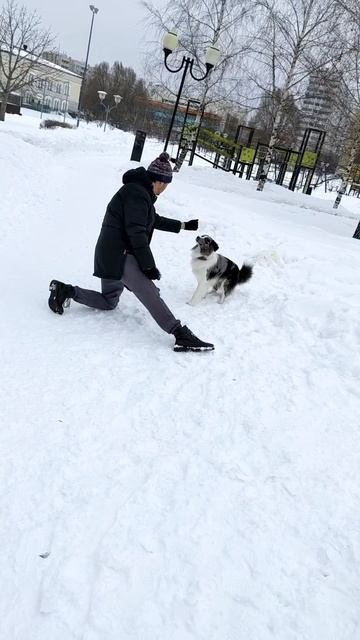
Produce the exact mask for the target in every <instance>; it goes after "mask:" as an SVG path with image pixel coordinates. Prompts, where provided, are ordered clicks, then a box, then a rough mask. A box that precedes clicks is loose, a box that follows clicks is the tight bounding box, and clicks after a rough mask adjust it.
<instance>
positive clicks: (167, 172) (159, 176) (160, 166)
mask: <svg viewBox="0 0 360 640" xmlns="http://www.w3.org/2000/svg"><path fill="white" fill-rule="evenodd" d="M169 158H170V156H169V154H168V153H166V152H163V153H161V154H160V155H159V157H158V158H156V159H155V160H153V161H152V162H151V163H150V164H149V166H148V168H147V172H148V175H149V178H150V179H151V180H152V181H153V182H156V181H157V180H158V181H159V182H166V183H169V182H171V180H172V177H173V172H172V168H171V164H170V162H169Z"/></svg>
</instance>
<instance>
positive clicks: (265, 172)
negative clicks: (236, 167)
mask: <svg viewBox="0 0 360 640" xmlns="http://www.w3.org/2000/svg"><path fill="white" fill-rule="evenodd" d="M299 46H300V43H298V45H297V49H296V51H295V53H294V57H293V61H292V63H291V67H290V69H289V74H288V77H287V80H286V84H285V87H284V90H283V93H282V97H281V101H280V104H279V107H278V110H277V112H276V116H275V121H274V125H273V128H272V132H271V137H270V142H269V146H268V148H267V152H266V156H265V161H264V164H263V167H262V171H261V174H260V178H259V182H258V186H257V191H262V190H263V189H264V186H265V183H266V179H267V176H268V173H269V169H270V166H271V158H272V155H273V149H274V147H275V145H276V143H277V140H278V134H279V127H280V124H281V120H282V117H283V111H284V107H285V104H286V102H287V99H288V97H289V92H290V87H291V85H292V83H293V79H294V74H295V68H296V65H297V61H298V58H299V51H298V49H299Z"/></svg>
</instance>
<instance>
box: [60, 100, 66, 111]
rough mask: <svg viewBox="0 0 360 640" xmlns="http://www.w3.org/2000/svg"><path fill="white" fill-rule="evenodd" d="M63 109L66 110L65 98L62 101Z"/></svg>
mask: <svg viewBox="0 0 360 640" xmlns="http://www.w3.org/2000/svg"><path fill="white" fill-rule="evenodd" d="M61 111H66V100H63V101H62V104H61Z"/></svg>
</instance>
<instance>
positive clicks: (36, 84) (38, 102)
mask: <svg viewBox="0 0 360 640" xmlns="http://www.w3.org/2000/svg"><path fill="white" fill-rule="evenodd" d="M81 82H82V76H81V75H79V74H77V73H74V72H73V71H69V70H68V69H64V68H63V67H60V66H59V65H57V64H55V63H53V62H49V61H48V60H45V59H42V60H40V61H39V63H38V64H37V65H36V67H33V68H32V69H31V71H30V72H29V84H28V86H27V87H25V88H24V89H23V91H22V104H23V106H24V107H29V108H30V109H37V110H39V111H41V110H42V111H45V112H49V111H56V112H61V113H65V112H68V113H74V114H75V113H76V112H77V108H78V103H79V95H80V88H81Z"/></svg>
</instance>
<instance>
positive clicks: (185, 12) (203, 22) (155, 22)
mask: <svg viewBox="0 0 360 640" xmlns="http://www.w3.org/2000/svg"><path fill="white" fill-rule="evenodd" d="M144 6H145V7H146V9H147V12H148V21H149V24H150V25H151V26H152V28H153V30H154V31H155V33H156V35H157V37H158V41H157V42H156V43H153V45H154V56H152V57H151V60H152V63H151V65H152V66H151V69H147V71H148V73H147V76H148V77H149V72H150V75H151V76H152V78H153V79H154V81H155V82H156V84H157V85H158V86H159V85H160V86H162V87H163V88H164V90H165V91H166V92H167V93H168V92H169V91H170V92H171V93H172V94H173V95H176V93H177V85H178V81H177V80H176V77H175V78H174V77H172V74H169V73H168V72H167V71H166V70H165V68H164V65H163V60H162V55H161V47H160V44H159V43H160V41H161V38H162V36H163V35H164V33H166V31H169V30H175V31H177V32H178V34H179V38H180V48H179V51H178V52H175V53H174V54H173V56H172V58H171V60H172V61H173V64H174V67H176V64H177V63H178V62H179V61H180V60H181V57H182V55H183V54H184V53H185V54H187V55H189V56H190V57H192V58H193V59H194V60H195V64H196V66H197V67H198V68H199V69H201V70H202V69H204V63H205V60H204V58H205V51H206V49H207V47H208V46H210V45H213V44H216V45H217V46H218V47H219V49H220V51H221V59H220V62H219V63H218V64H217V65H216V68H215V69H214V70H213V71H212V73H211V74H210V75H208V76H207V78H206V79H205V80H204V82H201V83H196V82H194V81H193V80H192V79H191V78H190V77H188V78H187V82H186V85H185V87H184V95H185V96H187V97H191V98H198V99H199V100H200V103H201V105H202V106H206V105H208V104H210V103H211V104H214V103H219V102H224V101H230V100H231V99H232V98H233V97H234V95H236V92H237V91H238V87H239V83H240V81H241V78H240V76H239V73H238V66H239V60H241V59H242V57H243V56H244V55H245V54H246V52H248V51H249V48H250V44H251V38H249V34H248V31H247V29H246V25H247V24H248V23H249V22H251V19H252V18H251V16H252V15H253V10H254V5H253V2H252V1H251V0H169V1H168V3H167V4H166V5H165V7H162V8H161V10H160V9H157V8H156V7H155V6H154V5H153V4H152V3H151V2H150V0H145V1H144ZM155 48H156V51H155ZM154 60H155V61H156V62H155V64H154Z"/></svg>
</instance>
